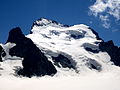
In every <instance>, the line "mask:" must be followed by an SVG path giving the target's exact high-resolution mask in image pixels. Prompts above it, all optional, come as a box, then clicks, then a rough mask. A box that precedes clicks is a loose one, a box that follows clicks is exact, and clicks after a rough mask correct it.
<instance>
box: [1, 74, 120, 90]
mask: <svg viewBox="0 0 120 90" xmlns="http://www.w3.org/2000/svg"><path fill="white" fill-rule="evenodd" d="M119 83H120V73H118V74H115V73H114V72H106V73H94V74H93V73H92V74H90V73H88V74H87V75H79V76H54V77H48V76H45V77H39V78H37V77H33V78H17V77H12V76H11V77H10V76H8V77H0V85H1V86H0V90H120V86H119Z"/></svg>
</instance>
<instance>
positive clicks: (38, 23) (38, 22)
mask: <svg viewBox="0 0 120 90" xmlns="http://www.w3.org/2000/svg"><path fill="white" fill-rule="evenodd" d="M34 26H39V27H46V26H52V27H68V25H63V24H60V23H58V22H57V21H54V20H49V19H46V18H40V19H38V20H36V21H35V22H34V23H33V26H32V27H34Z"/></svg>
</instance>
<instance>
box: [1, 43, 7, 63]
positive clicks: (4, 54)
mask: <svg viewBox="0 0 120 90" xmlns="http://www.w3.org/2000/svg"><path fill="white" fill-rule="evenodd" d="M5 56H6V53H5V51H4V49H3V47H2V46H1V45H0V62H2V57H5Z"/></svg>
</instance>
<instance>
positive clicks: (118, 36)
mask: <svg viewBox="0 0 120 90" xmlns="http://www.w3.org/2000/svg"><path fill="white" fill-rule="evenodd" d="M108 1H109V0H108ZM95 2H96V0H0V42H2V43H5V41H6V40H7V37H8V33H9V31H10V29H12V28H14V27H17V26H19V27H21V29H22V31H23V32H24V34H29V32H30V29H31V26H32V23H33V22H34V21H35V20H37V19H39V18H41V17H45V18H48V19H52V20H55V21H58V22H60V23H63V24H68V25H74V24H86V25H89V26H90V27H91V28H93V29H94V30H96V31H97V32H98V33H99V36H100V37H101V38H103V39H104V40H105V41H108V40H113V41H114V43H115V44H116V45H119V46H120V22H119V21H120V20H119V18H117V17H115V15H113V14H108V13H107V10H106V11H103V12H102V13H101V12H100V13H99V12H98V11H95V10H96V9H94V8H92V10H94V11H92V12H91V11H90V6H93V5H94V4H95ZM98 8H99V7H98ZM109 11H110V10H109ZM96 12H97V13H98V14H97V15H96V16H95V15H93V14H94V13H96ZM100 16H104V17H103V18H102V19H101V17H100ZM105 16H108V17H107V18H105ZM106 24H110V26H109V28H108V27H107V28H106V27H105V26H104V25H106Z"/></svg>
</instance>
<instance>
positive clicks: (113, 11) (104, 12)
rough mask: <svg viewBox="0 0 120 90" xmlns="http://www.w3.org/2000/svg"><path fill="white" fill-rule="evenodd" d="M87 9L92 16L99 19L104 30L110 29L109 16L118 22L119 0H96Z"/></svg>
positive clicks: (119, 12) (119, 16) (119, 15)
mask: <svg viewBox="0 0 120 90" xmlns="http://www.w3.org/2000/svg"><path fill="white" fill-rule="evenodd" d="M89 9H90V12H91V14H92V15H94V16H96V17H97V16H98V17H99V18H100V20H101V21H102V22H103V26H104V27H105V28H109V27H110V19H109V18H110V17H111V16H112V17H114V18H115V19H116V20H117V21H118V20H120V0H96V2H95V3H94V4H93V5H92V6H90V7H89Z"/></svg>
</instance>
